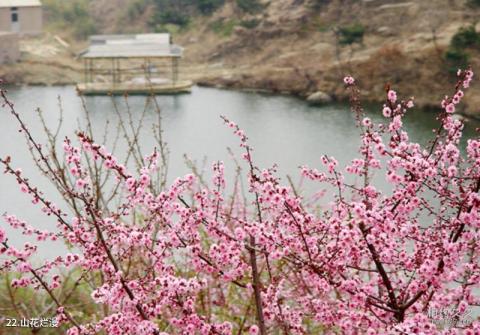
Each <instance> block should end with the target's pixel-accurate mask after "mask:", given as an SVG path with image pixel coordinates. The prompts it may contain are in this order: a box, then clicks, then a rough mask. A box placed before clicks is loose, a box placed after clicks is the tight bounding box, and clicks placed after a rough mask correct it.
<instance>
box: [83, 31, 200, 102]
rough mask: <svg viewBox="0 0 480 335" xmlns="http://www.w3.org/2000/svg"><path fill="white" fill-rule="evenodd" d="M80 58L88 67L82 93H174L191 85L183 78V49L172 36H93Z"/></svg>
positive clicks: (85, 69) (185, 90)
mask: <svg viewBox="0 0 480 335" xmlns="http://www.w3.org/2000/svg"><path fill="white" fill-rule="evenodd" d="M80 56H81V57H82V58H83V61H84V66H85V67H84V82H83V83H79V84H78V85H77V89H78V92H79V93H80V94H125V93H127V94H162V93H163V94H171V93H181V92H189V91H190V88H191V86H192V82H191V81H188V80H182V79H181V78H180V75H179V61H180V59H181V58H182V56H183V48H182V47H180V46H178V45H175V44H173V43H172V39H171V36H170V34H138V35H94V36H91V37H90V46H89V47H88V49H87V50H85V51H84V52H83V53H81V55H80Z"/></svg>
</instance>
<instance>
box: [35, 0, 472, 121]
mask: <svg viewBox="0 0 480 335" xmlns="http://www.w3.org/2000/svg"><path fill="white" fill-rule="evenodd" d="M44 3H46V7H47V8H46V20H47V22H49V24H48V26H47V30H49V32H50V33H51V34H53V35H54V34H58V35H60V36H61V37H63V38H65V39H66V40H69V41H70V42H72V43H71V45H72V46H73V47H72V50H73V51H78V49H80V48H81V47H82V46H84V45H85V44H84V43H83V44H82V43H78V41H81V40H84V38H85V36H87V35H88V34H89V33H93V32H95V33H121V32H124V33H134V32H154V31H157V32H162V31H170V32H171V33H172V34H173V36H174V39H175V41H176V42H177V43H179V44H181V45H183V46H184V47H185V48H186V53H185V59H184V62H183V64H184V68H183V75H184V76H186V77H189V78H192V79H194V80H196V81H197V82H199V83H202V84H205V85H218V86H223V87H234V88H248V89H258V90H268V91H274V92H282V93H283V92H285V93H291V94H296V95H299V96H305V97H306V96H308V95H310V94H311V93H313V92H317V91H323V92H325V93H327V94H328V95H330V96H331V97H332V98H334V99H344V98H345V92H344V89H343V85H342V83H341V78H342V77H343V76H344V75H346V74H351V75H353V76H355V77H356V78H357V80H358V82H359V83H360V85H361V87H362V89H363V92H364V95H365V98H366V99H369V100H372V101H379V100H381V99H382V98H383V95H384V87H385V84H387V83H391V84H392V85H394V86H395V87H396V88H397V89H398V90H399V91H400V92H401V94H402V95H404V96H415V97H416V101H417V104H420V105H423V106H435V107H436V106H437V101H438V100H439V98H440V97H441V95H442V94H443V93H448V87H449V86H447V85H448V84H449V83H452V82H453V81H454V80H455V79H454V75H453V74H452V73H454V72H455V69H456V68H457V67H458V66H462V65H463V66H465V65H467V64H468V65H472V67H473V68H474V70H475V69H480V54H479V50H480V34H479V33H477V32H476V29H475V27H474V26H472V25H474V24H475V23H476V20H477V19H476V18H477V17H478V15H479V14H480V1H479V0H416V1H408V0H405V1H403V0H96V1H90V0H74V1H72V3H77V4H78V7H72V8H73V9H72V8H66V7H65V5H62V6H63V7H58V5H59V3H65V2H63V1H62V0H44ZM62 10H63V11H72V10H74V13H76V14H75V15H73V19H72V20H71V21H70V22H68V23H67V25H64V26H63V28H62V25H61V24H59V22H60V23H61V22H63V21H62V17H64V16H65V15H66V14H65V13H64V12H62ZM462 27H464V28H463V30H461V29H462ZM467 28H468V29H467ZM477 29H479V30H480V25H479V26H478V28H477ZM459 32H460V34H459ZM455 35H457V37H455V38H454V43H452V38H453V37H454V36H455ZM75 41H77V42H75ZM75 49H76V50H75ZM27 58H28V57H27ZM30 58H31V57H30ZM30 61H32V59H30ZM78 65H80V64H78ZM71 67H72V68H75V64H71ZM71 79H72V81H74V80H76V78H75V75H74V74H72V76H71ZM77 79H78V78H77ZM64 80H65V78H64ZM446 90H447V92H446ZM473 90H474V92H473V93H470V94H469V95H468V99H467V100H466V109H465V110H464V113H467V114H479V115H480V107H478V106H480V84H475V85H474V87H473Z"/></svg>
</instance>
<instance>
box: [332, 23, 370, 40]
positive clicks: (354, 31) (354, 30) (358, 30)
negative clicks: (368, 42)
mask: <svg viewBox="0 0 480 335" xmlns="http://www.w3.org/2000/svg"><path fill="white" fill-rule="evenodd" d="M338 34H339V36H340V38H339V43H340V44H342V45H351V44H353V43H362V42H363V35H364V34H365V27H364V26H362V25H361V24H358V23H356V24H353V25H350V26H345V27H340V28H339V30H338Z"/></svg>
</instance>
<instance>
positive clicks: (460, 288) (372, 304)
mask: <svg viewBox="0 0 480 335" xmlns="http://www.w3.org/2000/svg"><path fill="white" fill-rule="evenodd" d="M472 76H473V73H472V72H471V71H470V70H467V71H460V72H459V82H458V84H457V88H456V92H455V94H454V96H453V97H452V98H448V97H446V98H445V99H444V102H443V103H442V106H443V108H444V111H443V112H442V114H441V115H440V117H439V130H438V131H437V132H436V133H435V136H436V137H435V139H434V141H433V142H432V143H431V144H430V145H429V146H427V147H425V146H423V145H421V144H419V143H415V142H412V141H410V139H409V136H408V133H407V132H406V131H405V130H404V129H403V121H402V119H403V116H404V115H405V113H407V111H408V109H410V108H412V107H413V99H408V100H406V101H399V98H398V97H397V93H396V92H395V91H393V90H391V89H389V90H388V92H387V96H386V100H385V105H384V106H383V110H382V113H383V115H384V116H385V118H386V123H385V124H383V123H382V124H375V123H374V122H373V121H372V120H371V119H370V118H366V117H365V116H364V115H361V110H356V111H357V112H358V113H359V115H358V118H357V119H358V121H359V123H358V126H359V128H360V129H361V138H360V148H359V157H357V158H355V159H353V160H352V161H351V163H350V164H349V165H348V166H346V167H345V168H341V167H340V164H339V163H338V162H337V161H336V160H335V159H334V158H333V157H328V156H323V157H322V159H321V161H320V163H321V167H319V168H308V167H306V166H304V167H302V168H301V175H302V177H303V178H305V179H307V180H309V181H310V182H313V183H318V185H321V186H319V188H321V189H328V191H329V192H330V193H331V194H333V195H334V196H333V200H332V201H331V202H330V203H328V204H327V205H325V203H322V202H321V201H322V199H321V196H318V194H323V193H324V192H319V193H318V194H317V195H316V196H315V197H314V198H312V199H307V198H304V197H303V196H302V195H301V194H300V193H299V192H298V190H296V189H295V188H293V186H291V185H284V184H283V183H282V181H281V179H280V178H279V177H278V176H277V174H276V167H272V168H265V169H260V168H258V167H256V166H255V164H254V160H253V158H252V149H251V147H250V146H249V144H248V139H247V137H246V135H245V133H244V132H243V131H242V130H241V129H240V128H239V127H238V125H236V124H235V123H233V122H231V121H230V120H228V119H227V118H225V117H223V120H224V122H225V124H226V125H227V126H228V127H230V128H231V129H232V130H233V132H234V134H235V135H236V136H237V137H238V138H239V140H240V147H241V148H242V149H243V150H244V152H245V153H244V155H243V159H244V162H245V165H246V169H247V171H248V174H247V181H248V185H247V187H246V192H245V193H246V194H242V192H241V191H240V190H241V189H242V185H241V184H242V181H241V179H238V178H237V179H235V180H229V184H231V185H229V186H231V187H232V188H233V190H234V192H233V193H232V194H231V195H230V196H228V192H227V182H226V178H225V167H224V164H223V163H222V162H216V163H214V164H213V166H212V178H211V183H208V182H205V180H203V179H202V178H200V177H199V176H196V175H194V174H189V175H186V176H184V177H182V178H178V179H176V180H175V181H174V182H173V183H172V184H171V185H170V186H169V187H168V188H166V189H164V190H160V191H159V192H156V191H155V190H154V189H153V188H152V187H151V184H152V182H153V180H154V178H153V175H154V173H155V171H156V169H157V168H158V165H157V163H156V159H157V155H156V153H154V154H152V155H151V156H149V157H147V159H146V162H147V164H146V166H145V167H144V168H143V169H141V171H140V173H139V174H138V175H135V174H134V173H131V172H129V171H128V170H127V168H126V167H125V166H123V165H121V164H120V163H119V161H118V160H117V159H116V158H115V157H113V156H112V155H111V154H110V153H109V152H108V151H107V150H106V149H105V148H104V147H102V146H100V145H97V144H96V143H95V142H94V141H93V140H92V139H91V138H89V137H88V136H87V135H86V134H84V133H79V134H78V138H79V142H80V144H79V146H78V147H75V146H74V145H73V144H72V142H71V141H70V140H68V139H66V140H65V143H64V151H65V157H66V163H67V164H68V167H69V173H70V175H71V177H72V178H73V180H74V182H73V183H72V184H62V185H63V186H64V192H66V193H67V194H69V195H70V197H71V198H72V199H74V200H75V201H76V202H75V214H74V215H71V216H67V214H65V213H64V212H62V211H60V210H59V209H58V207H57V206H55V205H54V204H52V203H51V202H48V201H47V200H46V199H45V198H44V196H43V194H42V193H40V192H39V191H38V190H37V189H36V188H35V187H33V186H32V185H31V184H30V182H29V181H28V180H27V179H25V178H23V177H22V174H21V173H19V172H16V171H15V170H14V169H12V168H10V162H9V161H8V160H2V163H3V164H4V165H5V166H6V171H7V173H11V174H12V175H14V176H15V177H16V178H17V180H18V181H19V184H20V187H21V189H22V190H23V191H24V192H25V193H27V194H28V195H30V196H31V197H32V198H33V199H36V200H37V201H36V203H37V204H38V205H39V206H42V208H45V213H46V214H50V215H54V216H55V217H56V218H57V219H58V225H59V227H60V228H61V235H59V236H58V237H62V238H63V239H64V240H65V241H67V242H68V243H69V244H70V245H72V246H74V248H75V250H76V251H75V253H71V254H68V255H66V256H65V257H58V258H57V259H55V260H54V261H51V262H45V264H43V265H42V266H41V267H38V268H35V267H33V266H32V264H33V263H34V260H33V259H32V256H33V254H34V252H35V250H36V249H35V247H33V246H31V245H26V246H24V248H23V249H22V250H18V249H15V247H14V246H12V245H11V244H10V243H9V242H8V241H7V240H6V236H5V233H4V231H3V230H0V243H1V244H2V246H3V247H2V249H0V254H2V255H4V256H5V260H4V258H2V261H1V264H0V268H1V269H2V271H4V272H6V271H11V272H19V273H20V274H21V276H22V277H21V278H20V279H16V280H15V281H12V286H13V287H14V288H20V287H25V286H31V287H34V288H37V289H39V288H42V287H43V288H44V289H46V290H47V291H48V293H49V294H50V295H51V296H55V295H56V294H57V290H59V289H60V287H61V278H60V276H51V272H52V271H53V270H54V269H59V268H80V269H82V270H83V271H85V272H88V273H95V274H100V273H101V274H102V275H101V282H98V283H97V285H96V286H95V287H92V291H91V299H92V303H94V304H97V305H99V306H102V307H105V308H103V309H102V310H103V311H106V312H103V313H100V312H99V313H98V315H95V316H88V317H85V318H83V319H82V320H81V321H79V320H77V319H76V317H77V316H76V315H77V314H76V313H75V310H74V308H75V306H73V305H72V306H71V305H69V304H68V303H65V304H62V305H59V306H57V307H58V309H57V318H58V320H59V321H60V322H61V323H62V324H65V325H68V327H70V329H69V331H68V334H70V335H73V334H96V333H98V332H101V331H103V332H105V333H107V334H158V335H165V334H202V335H207V334H224V335H230V334H241V333H249V334H254V335H255V334H261V335H264V334H273V333H277V332H278V333H285V334H318V333H321V332H322V333H325V334H338V333H341V334H352V335H353V334H369V335H373V334H399V333H403V334H412V333H413V334H419V333H423V334H461V333H465V334H478V333H480V323H479V322H478V321H477V320H470V322H469V323H467V324H464V325H462V328H458V327H453V328H451V329H441V328H439V327H437V325H436V324H435V323H434V320H432V319H431V318H429V316H428V314H427V313H426V311H428V309H429V308H435V309H438V310H440V309H442V308H449V307H454V308H455V309H456V310H458V311H459V313H465V311H466V310H468V308H469V307H472V306H478V305H479V304H480V294H479V289H480V265H479V257H480V253H479V250H480V195H479V191H480V141H479V140H478V139H470V140H468V145H467V149H466V155H462V153H461V149H460V139H461V136H462V129H463V124H462V123H461V122H460V121H458V120H455V119H454V118H453V117H452V115H451V113H452V107H449V106H450V105H453V106H455V105H457V104H458V103H460V101H461V98H462V97H463V92H462V91H461V90H460V87H463V88H467V87H468V86H469V84H470V80H471V78H472ZM344 82H345V84H347V85H348V86H349V88H350V89H351V92H352V94H357V92H358V90H356V89H355V81H354V79H353V78H352V77H346V78H345V80H344ZM355 99H357V97H353V100H355ZM84 156H88V157H91V158H92V159H93V160H94V161H95V162H98V163H99V164H101V165H102V168H103V169H105V170H106V171H109V172H110V174H111V175H113V176H114V180H115V181H116V182H117V183H118V186H119V188H120V189H121V190H122V192H121V196H120V197H119V198H118V203H117V204H116V206H115V207H114V208H104V207H102V205H101V202H99V201H96V198H95V195H96V192H97V190H95V189H94V188H93V187H92V182H91V181H92V180H93V177H94V176H92V175H91V173H92V172H91V170H89V169H88V167H86V166H85V162H84V161H83V160H82V157H84ZM374 174H376V175H378V174H384V178H385V179H386V180H387V181H388V183H389V185H390V189H389V190H387V191H381V190H380V189H379V188H378V187H376V186H375V184H374V179H373V175H374ZM349 180H355V181H356V182H352V183H350V182H349ZM68 185H69V186H68ZM319 208H321V210H320V211H319ZM5 220H6V221H7V222H8V223H9V224H10V225H11V226H12V227H14V228H17V229H20V230H22V231H23V232H24V233H25V232H26V233H27V234H36V235H37V236H39V238H38V239H39V240H40V241H43V240H45V239H47V238H50V239H53V238H54V237H55V238H56V237H57V235H56V234H52V233H48V232H41V231H37V230H35V229H33V228H31V227H29V226H28V225H27V224H26V223H24V222H22V221H21V220H19V219H17V218H16V217H14V216H8V215H7V216H5ZM40 236H41V238H40ZM7 242H8V243H7ZM99 278H100V276H99ZM45 284H47V285H45ZM90 284H91V282H90ZM99 310H100V309H99Z"/></svg>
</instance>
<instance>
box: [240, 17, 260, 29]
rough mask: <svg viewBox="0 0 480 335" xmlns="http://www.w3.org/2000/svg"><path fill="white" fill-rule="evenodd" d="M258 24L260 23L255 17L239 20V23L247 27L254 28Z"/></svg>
mask: <svg viewBox="0 0 480 335" xmlns="http://www.w3.org/2000/svg"><path fill="white" fill-rule="evenodd" d="M259 24H260V20H257V19H251V20H243V21H240V25H241V26H242V27H244V28H247V29H253V28H256V27H257V26H258V25H259Z"/></svg>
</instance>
